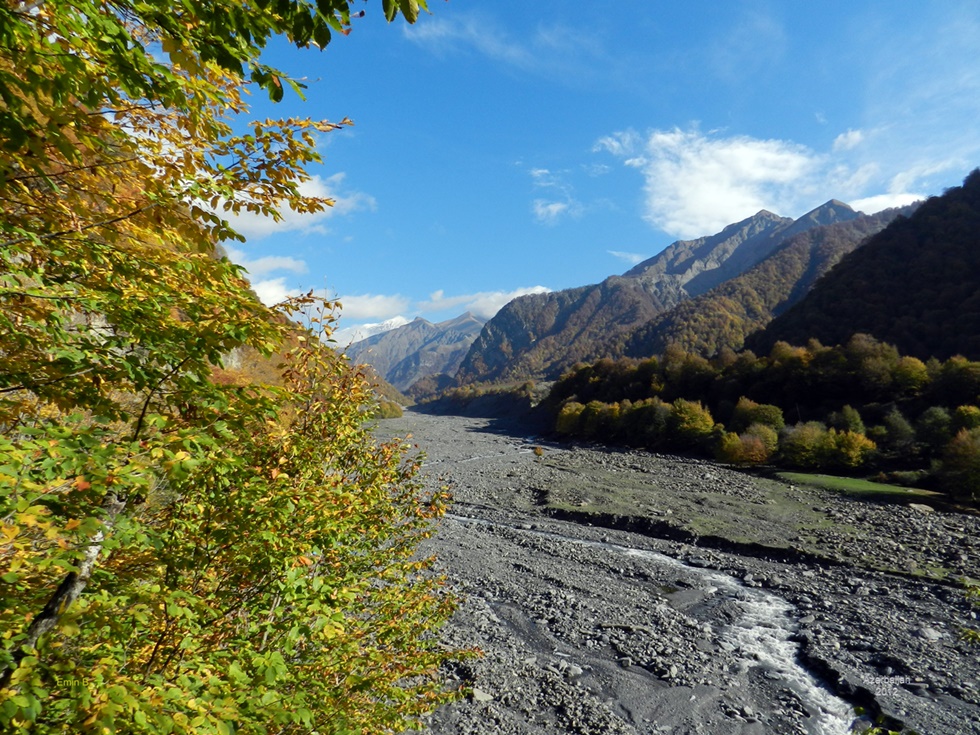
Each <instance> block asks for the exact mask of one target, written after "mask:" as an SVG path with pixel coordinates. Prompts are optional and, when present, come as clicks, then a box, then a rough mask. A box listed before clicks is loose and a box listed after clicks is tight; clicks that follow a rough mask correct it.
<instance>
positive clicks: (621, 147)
mask: <svg viewBox="0 0 980 735" xmlns="http://www.w3.org/2000/svg"><path fill="white" fill-rule="evenodd" d="M642 142H643V139H642V137H641V136H640V134H639V133H637V132H636V131H635V130H625V131H621V132H617V133H613V134H612V135H606V136H603V137H602V138H599V140H597V141H596V142H595V145H593V146H592V152H593V153H599V152H600V151H606V152H607V153H612V154H613V155H614V156H619V157H620V158H626V157H629V156H632V155H633V154H634V153H635V152H636V150H637V148H639V147H640V146H641V145H642Z"/></svg>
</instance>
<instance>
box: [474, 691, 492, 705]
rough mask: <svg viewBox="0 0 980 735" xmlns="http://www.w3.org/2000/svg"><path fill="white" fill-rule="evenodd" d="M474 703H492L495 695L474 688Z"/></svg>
mask: <svg viewBox="0 0 980 735" xmlns="http://www.w3.org/2000/svg"><path fill="white" fill-rule="evenodd" d="M473 701H474V702H492V701H493V695H492V694H490V693H489V692H485V691H483V690H482V689H477V688H476V687H473Z"/></svg>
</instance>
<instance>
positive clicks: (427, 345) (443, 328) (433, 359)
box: [347, 312, 485, 391]
mask: <svg viewBox="0 0 980 735" xmlns="http://www.w3.org/2000/svg"><path fill="white" fill-rule="evenodd" d="M484 321H485V320H483V319H480V318H479V317H477V316H474V315H473V314H471V313H470V312H466V313H465V314H461V315H460V316H458V317H455V318H454V319H448V320H446V321H444V322H439V323H438V324H433V323H432V322H430V321H428V320H426V319H423V318H422V317H416V318H415V319H414V320H413V321H411V322H408V323H407V324H403V325H402V326H400V327H396V328H395V329H390V330H388V331H386V332H383V333H381V334H375V335H373V336H371V337H368V338H367V339H364V340H361V341H360V342H355V343H353V344H352V345H350V346H349V347H348V348H347V355H348V357H350V359H351V360H352V361H353V362H355V363H367V364H369V365H371V366H372V367H373V368H374V369H375V370H376V371H377V372H378V373H379V374H380V375H381V376H382V377H384V379H385V380H387V381H388V382H389V383H391V384H392V385H393V386H394V387H395V388H397V389H399V390H402V391H403V390H406V389H407V388H408V387H409V386H410V385H412V383H414V382H415V381H416V380H418V379H419V378H421V377H423V376H426V375H431V374H433V373H450V374H452V373H455V372H456V370H457V368H458V367H459V364H460V361H461V360H462V359H463V356H464V355H465V354H466V351H467V350H468V349H469V347H470V344H472V342H473V340H474V339H476V336H477V335H478V334H479V332H480V330H481V329H482V328H483V324H484Z"/></svg>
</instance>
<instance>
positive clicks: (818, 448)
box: [779, 421, 827, 469]
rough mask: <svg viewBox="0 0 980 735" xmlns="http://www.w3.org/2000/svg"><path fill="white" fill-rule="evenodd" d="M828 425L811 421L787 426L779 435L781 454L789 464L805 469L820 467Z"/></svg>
mask: <svg viewBox="0 0 980 735" xmlns="http://www.w3.org/2000/svg"><path fill="white" fill-rule="evenodd" d="M826 436H827V427H825V426H824V425H823V424H821V423H820V422H818V421H809V422H807V423H803V424H795V425H793V426H789V427H787V428H785V429H784V430H783V431H782V433H780V435H779V454H780V456H781V457H782V459H783V461H785V462H786V463H787V464H789V465H792V466H795V467H800V468H803V469H815V468H818V467H820V465H821V463H822V461H823V458H822V456H821V454H822V449H823V446H824V443H825V441H826Z"/></svg>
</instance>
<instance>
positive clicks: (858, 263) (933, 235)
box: [352, 172, 980, 398]
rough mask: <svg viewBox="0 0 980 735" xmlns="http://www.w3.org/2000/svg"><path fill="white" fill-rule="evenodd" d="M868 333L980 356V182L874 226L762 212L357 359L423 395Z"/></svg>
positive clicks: (385, 344)
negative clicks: (661, 357) (600, 364)
mask: <svg viewBox="0 0 980 735" xmlns="http://www.w3.org/2000/svg"><path fill="white" fill-rule="evenodd" d="M856 331H861V332H867V333H870V334H872V335H873V336H874V337H876V338H877V339H879V340H883V341H886V342H889V343H892V344H895V345H896V346H898V348H899V349H900V350H901V351H902V352H903V353H905V354H911V355H917V356H920V357H922V358H923V359H926V358H928V357H930V356H936V357H939V358H945V357H949V356H950V355H952V354H957V353H959V354H964V355H966V356H967V357H969V358H971V359H976V358H980V172H974V173H973V174H971V175H970V177H968V178H967V180H966V181H965V182H964V184H963V186H962V187H954V188H953V189H950V190H948V191H947V192H945V193H944V194H943V195H941V196H938V197H933V198H931V199H929V200H928V201H926V202H925V203H917V204H914V205H910V206H908V207H903V208H901V209H892V210H885V211H884V212H879V213H877V214H874V215H865V214H863V213H860V212H856V211H855V210H853V209H852V208H850V207H849V206H848V205H846V204H844V203H842V202H839V201H837V200H830V201H828V202H827V203H826V204H824V205H822V206H820V207H817V208H816V209H814V210H813V211H812V212H809V213H807V214H806V215H804V216H803V217H800V218H799V219H796V220H792V219H789V218H786V217H780V216H778V215H775V214H773V213H771V212H768V211H761V212H759V213H758V214H756V215H754V216H753V217H749V218H748V219H745V220H743V221H741V222H737V223H734V224H732V225H729V226H728V227H726V228H725V229H723V230H722V231H721V232H719V233H717V234H715V235H711V236H708V237H703V238H698V239H696V240H686V241H678V242H675V243H673V244H672V245H670V246H669V247H667V248H666V249H665V250H664V251H663V252H661V253H660V254H658V255H656V256H654V257H653V258H650V259H648V260H646V261H644V262H642V263H640V264H639V265H637V266H635V267H634V268H631V269H630V270H629V271H627V272H626V273H623V274H622V275H616V276H610V277H609V278H606V279H605V280H603V281H602V282H601V283H597V284H593V285H588V286H581V287H578V288H571V289H564V290H561V291H555V292H551V293H547V294H532V295H528V296H522V297H520V298H517V299H514V300H513V301H511V302H509V303H508V304H507V305H505V306H504V307H503V308H502V309H501V310H500V311H499V312H498V313H497V315H496V316H494V317H493V318H492V319H490V320H489V321H487V322H486V323H485V324H482V325H481V324H480V321H479V320H477V319H475V318H473V317H472V316H471V315H464V316H463V317H460V318H458V319H456V320H450V321H448V322H443V323H441V324H437V325H433V324H431V323H429V322H426V321H425V320H423V319H416V320H415V321H414V322H411V323H410V324H407V325H404V326H402V327H399V328H397V329H394V330H391V331H390V332H387V333H385V334H383V335H376V336H374V337H371V338H369V339H368V340H365V341H364V342H362V343H357V344H355V345H354V346H352V350H354V352H355V353H356V355H357V356H358V357H359V359H362V360H365V361H371V362H373V364H375V366H376V367H377V368H378V370H379V372H380V373H381V374H382V375H384V376H385V377H386V378H388V379H389V380H390V381H391V382H392V383H393V384H394V385H395V386H396V387H399V388H401V389H402V390H407V389H408V388H410V387H411V386H412V385H413V384H414V386H415V388H414V390H413V391H410V392H411V393H412V394H413V395H414V396H415V397H416V398H422V397H424V396H425V395H426V394H427V393H429V394H431V393H433V392H437V391H439V390H441V389H443V388H446V387H452V386H457V387H459V386H466V385H472V384H476V383H482V384H487V383H514V382H517V381H525V380H528V379H553V378H555V377H557V376H558V375H560V374H561V373H562V372H564V371H566V370H568V369H569V368H571V367H572V366H573V365H574V364H575V363H577V362H585V361H594V360H596V359H598V358H601V357H611V358H617V357H623V356H627V357H637V358H642V357H648V356H650V355H653V354H662V353H663V352H664V350H666V348H667V346H668V345H671V344H675V345H678V346H680V347H681V348H683V349H685V350H686V351H690V352H696V353H700V354H702V355H705V356H710V355H712V354H716V353H717V352H718V351H720V350H723V349H732V350H738V349H740V348H742V347H743V345H744V346H746V347H749V348H751V349H754V350H756V351H757V352H758V351H762V352H766V351H767V350H768V349H769V348H770V347H771V346H772V344H774V342H775V341H777V340H785V341H789V342H791V343H797V344H803V343H805V342H806V341H807V340H808V339H809V338H810V337H815V338H817V339H819V340H820V341H821V342H823V343H824V344H836V343H841V342H844V341H846V340H847V339H848V338H849V337H850V335H851V334H853V333H854V332H856ZM437 335H438V336H437Z"/></svg>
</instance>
